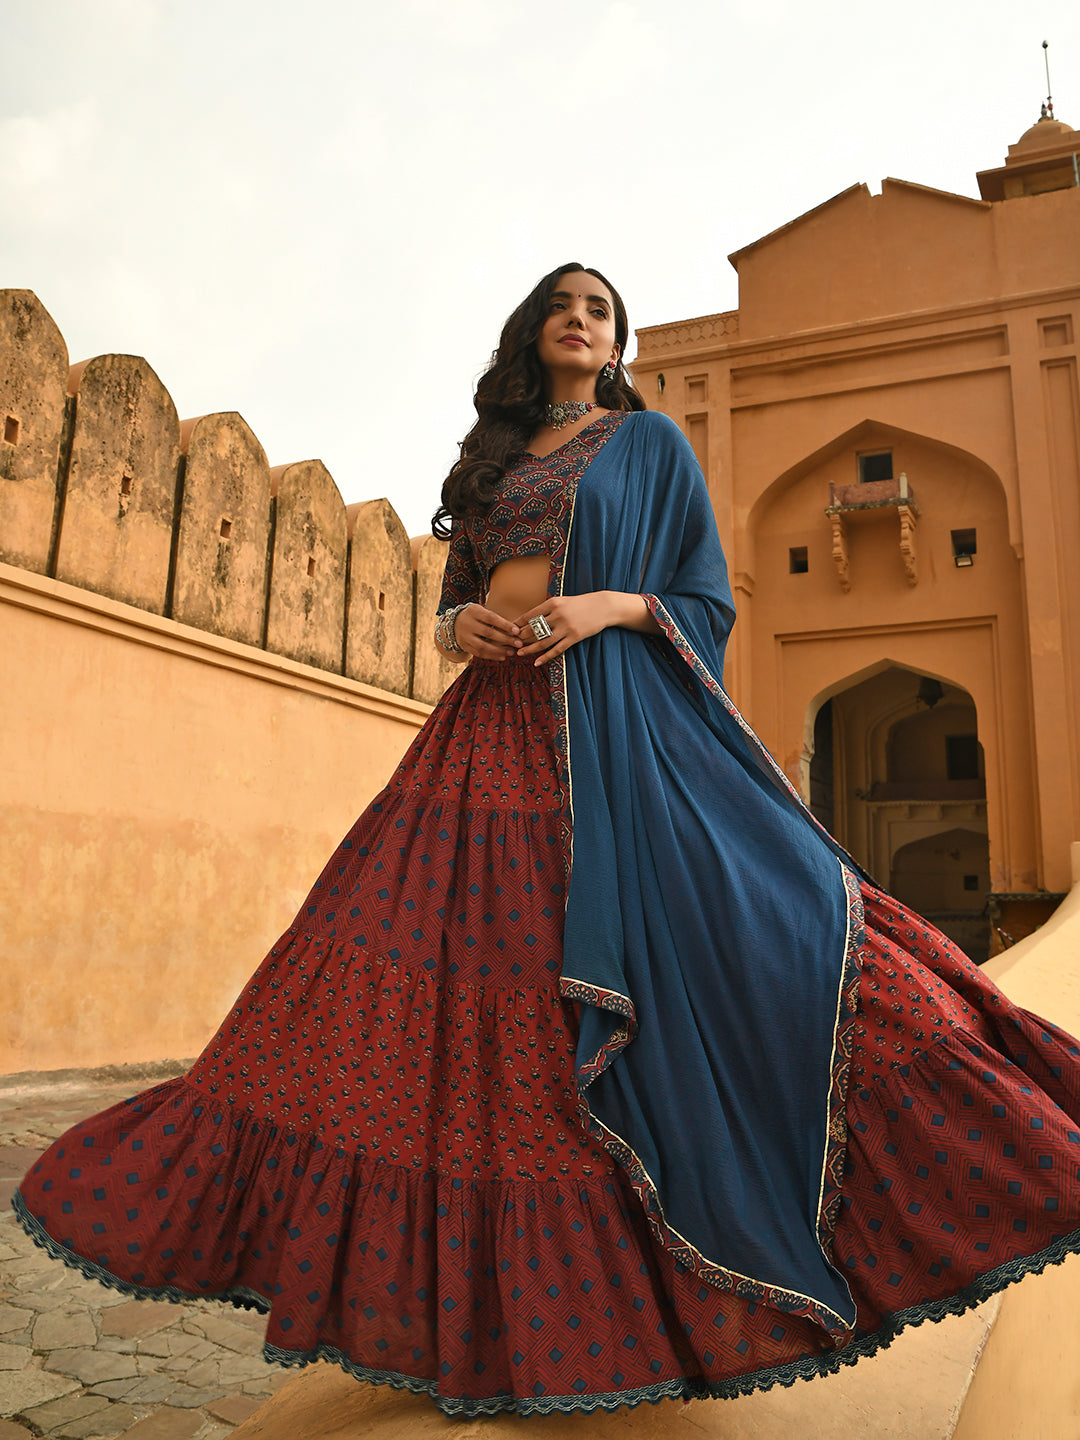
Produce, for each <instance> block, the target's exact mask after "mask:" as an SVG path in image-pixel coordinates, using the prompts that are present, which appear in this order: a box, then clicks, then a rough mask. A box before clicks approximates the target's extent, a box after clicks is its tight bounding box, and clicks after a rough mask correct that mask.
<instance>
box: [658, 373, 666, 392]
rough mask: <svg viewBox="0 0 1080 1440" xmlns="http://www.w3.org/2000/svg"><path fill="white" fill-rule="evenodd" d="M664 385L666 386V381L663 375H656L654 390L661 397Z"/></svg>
mask: <svg viewBox="0 0 1080 1440" xmlns="http://www.w3.org/2000/svg"><path fill="white" fill-rule="evenodd" d="M666 384H667V381H666V380H665V379H664V377H663V374H660V375H657V377H656V390H657V394H659V395H662V394H663V393H664V386H665V385H666Z"/></svg>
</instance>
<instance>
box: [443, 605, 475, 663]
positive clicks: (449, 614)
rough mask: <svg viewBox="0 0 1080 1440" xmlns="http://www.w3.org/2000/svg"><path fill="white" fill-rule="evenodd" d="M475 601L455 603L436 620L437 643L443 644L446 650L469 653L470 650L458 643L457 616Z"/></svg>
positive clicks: (455, 652) (462, 653)
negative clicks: (461, 603)
mask: <svg viewBox="0 0 1080 1440" xmlns="http://www.w3.org/2000/svg"><path fill="white" fill-rule="evenodd" d="M471 604H473V601H471V600H466V602H465V604H464V605H455V606H454V607H453V608H452V609H450V610H447V611H446V613H445V614H443V615H440V616H439V618H438V619H437V620H436V622H435V643H436V644H437V645H441V646H442V648H443V649H444V650H452V651H453V652H454V654H455V655H467V654H468V653H469V652H468V651H467V650H463V649H462V648H461V646H460V645H459V644H458V643H457V618H458V616H459V615H460V614H461V612H462V611H463V610H467V609H468V608H469V606H470V605H471Z"/></svg>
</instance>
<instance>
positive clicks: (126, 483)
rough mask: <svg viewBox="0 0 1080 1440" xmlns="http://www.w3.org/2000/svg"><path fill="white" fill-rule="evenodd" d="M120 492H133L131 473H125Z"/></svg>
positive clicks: (124, 493)
mask: <svg viewBox="0 0 1080 1440" xmlns="http://www.w3.org/2000/svg"><path fill="white" fill-rule="evenodd" d="M120 494H121V495H130V494H131V476H130V475H125V476H124V478H123V479H122V480H121V481H120Z"/></svg>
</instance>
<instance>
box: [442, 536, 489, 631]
mask: <svg viewBox="0 0 1080 1440" xmlns="http://www.w3.org/2000/svg"><path fill="white" fill-rule="evenodd" d="M483 598H484V577H483V576H482V575H481V573H480V566H479V565H478V564H477V561H476V553H475V551H474V550H473V545H472V541H471V539H470V538H469V535H468V533H467V531H466V529H465V525H464V524H463V522H462V521H460V520H455V521H454V522H453V524H452V526H451V528H450V550H449V552H448V554H447V556H446V569H445V570H444V571H443V582H442V594H441V596H440V597H439V609H438V612H437V613H438V614H440V615H443V614H445V612H446V611H447V610H452V609H453V607H454V606H455V605H466V604H468V603H469V602H470V601H476V602H479V601H482V600H483Z"/></svg>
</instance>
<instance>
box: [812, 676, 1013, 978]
mask: <svg viewBox="0 0 1080 1440" xmlns="http://www.w3.org/2000/svg"><path fill="white" fill-rule="evenodd" d="M813 735H814V746H813V756H812V758H811V761H810V775H809V780H810V808H811V809H812V810H813V812H814V814H815V815H816V816H817V818H818V819H819V820H820V821H821V822H822V824H823V825H825V826H826V827H827V828H828V829H829V830H831V831H832V832H833V834H835V835H836V837H837V839H838V840H840V841H841V843H842V844H843V845H845V846H846V848H847V849H848V850H849V851H850V852H851V854H852V855H853V856H854V857H855V859H856V860H858V861H859V863H860V864H862V865H864V866H865V867H866V869H867V870H869V872H870V874H871V875H873V876H875V877H876V879H877V880H878V882H879V884H881V885H883V886H885V887H886V888H888V889H889V890H890V891H891V892H892V893H893V894H894V895H896V897H897V898H898V899H900V900H903V901H904V903H905V904H907V905H910V906H911V907H912V909H914V910H917V911H919V913H920V914H922V915H925V916H926V918H927V919H928V920H930V921H931V922H932V923H933V924H935V925H936V926H937V927H938V928H939V929H940V930H942V931H943V932H944V933H945V934H946V935H948V936H949V938H950V939H952V940H955V941H956V943H957V944H959V945H960V946H962V947H963V949H964V950H966V951H967V953H968V954H969V955H970V956H971V958H972V959H973V960H975V961H976V962H978V963H980V964H981V963H982V962H983V961H984V960H985V959H986V958H987V956H988V954H989V945H990V924H989V919H988V915H987V895H988V893H989V891H990V842H989V831H988V826H987V816H986V772H985V765H984V760H983V754H982V746H981V745H980V743H979V738H978V715H977V713H976V708H975V702H974V700H973V699H972V697H971V695H970V694H969V693H968V692H967V691H966V690H964V689H962V688H960V687H959V686H956V685H952V684H950V683H949V682H948V680H946V679H943V678H941V677H934V676H930V675H924V674H920V673H918V672H916V671H913V670H909V669H907V668H905V667H903V666H899V665H887V666H885V667H883V668H882V669H880V670H878V671H877V672H876V673H874V674H872V675H869V676H867V677H866V678H863V679H861V680H858V681H856V682H854V683H853V684H851V685H850V686H848V687H847V688H842V689H840V690H839V691H836V692H834V693H833V694H832V695H831V696H829V697H828V698H827V699H826V700H824V702H822V703H821V704H820V705H819V706H818V709H817V712H816V714H815V715H814V720H813Z"/></svg>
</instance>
